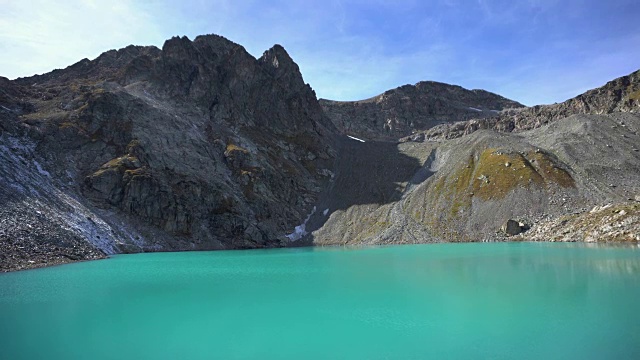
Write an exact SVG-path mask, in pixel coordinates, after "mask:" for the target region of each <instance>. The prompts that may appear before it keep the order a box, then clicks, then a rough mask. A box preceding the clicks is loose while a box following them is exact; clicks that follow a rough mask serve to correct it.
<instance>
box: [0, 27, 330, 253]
mask: <svg viewBox="0 0 640 360" xmlns="http://www.w3.org/2000/svg"><path fill="white" fill-rule="evenodd" d="M0 82H1V84H0V85H2V87H1V91H0V105H1V106H2V107H0V129H1V130H2V133H1V134H0V143H1V144H2V155H3V156H4V157H5V158H6V159H7V161H9V160H11V161H12V163H13V164H16V165H17V166H20V167H21V169H20V170H21V171H22V172H24V173H25V174H23V175H19V173H18V172H16V171H14V170H12V169H11V168H9V167H8V166H6V165H8V164H9V162H4V163H3V166H2V169H1V171H2V177H1V178H0V184H1V185H2V186H1V188H2V192H3V193H6V194H4V195H5V197H3V199H8V194H9V193H11V194H13V195H15V196H12V199H13V198H15V201H12V202H11V203H8V202H4V203H3V204H1V205H0V206H2V207H3V210H6V211H8V212H11V211H13V209H17V208H20V209H23V210H24V211H27V212H29V211H31V212H40V213H41V214H44V215H43V216H40V217H38V216H34V217H33V218H34V220H33V221H34V224H33V226H37V225H38V224H39V223H43V222H47V219H46V218H47V215H51V214H54V213H55V214H58V213H59V208H69V209H72V210H69V211H68V213H67V214H63V215H62V216H61V217H60V219H59V221H60V223H61V224H63V225H61V226H59V227H58V228H59V229H63V228H66V230H64V231H65V232H66V233H69V232H70V233H73V234H76V235H77V236H79V237H84V238H87V240H89V242H90V243H91V244H93V246H95V247H97V248H99V249H101V250H102V251H104V252H107V253H111V252H120V251H141V250H172V249H180V250H186V249H217V248H246V247H265V246H280V241H284V240H286V238H285V237H284V235H285V234H287V233H288V232H291V231H292V230H293V228H294V227H295V225H297V224H299V223H300V222H301V221H302V219H303V218H304V215H305V214H306V213H307V212H308V210H309V208H311V206H312V205H313V203H314V202H315V201H316V200H317V196H318V194H319V193H320V191H321V190H322V189H323V188H324V187H325V186H326V184H328V182H329V180H330V174H331V169H332V167H333V163H334V161H335V156H336V150H335V145H334V144H335V137H336V134H335V129H334V127H333V125H332V124H331V122H330V121H329V120H328V119H327V118H326V116H325V115H324V113H323V112H322V109H321V108H320V106H319V104H318V102H317V100H316V97H315V94H314V92H313V91H312V90H311V88H310V87H309V86H308V85H306V84H305V83H304V82H303V79H302V76H301V75H300V72H299V69H298V66H297V65H296V64H295V63H294V62H293V61H292V60H291V58H290V57H289V55H288V54H287V53H286V51H285V50H284V49H283V48H282V47H280V46H279V45H276V46H274V47H273V48H272V49H270V50H268V51H266V52H265V53H264V55H263V56H262V57H261V58H259V59H255V58H253V57H252V56H251V55H250V54H248V53H247V52H246V51H245V50H244V48H242V47H241V46H240V45H237V44H235V43H232V42H230V41H228V40H226V39H224V38H222V37H219V36H215V35H211V36H201V37H198V38H196V39H195V40H194V41H191V40H189V39H187V38H186V37H183V38H173V39H170V40H168V41H166V42H165V44H164V46H163V48H162V49H157V48H155V47H136V46H129V47H127V48H124V49H121V50H118V51H109V52H106V53H104V54H102V55H101V56H100V57H98V58H97V59H95V60H93V61H88V60H83V61H80V62H78V63H77V64H74V65H72V66H70V67H68V68H66V69H64V70H56V71H53V72H51V73H49V74H45V75H40V76H33V77H30V78H22V79H18V80H15V81H8V80H6V79H4V78H3V79H0ZM44 194H47V197H46V198H44V197H43V195H44ZM25 203H33V204H32V205H31V206H23V205H24V204H25ZM70 204H71V205H70ZM21 211H22V210H21ZM79 214H82V215H79ZM13 230H14V229H13V228H11V229H6V231H3V232H2V233H3V234H6V235H7V238H6V239H10V238H11V237H12V236H13V235H12V231H13ZM60 231H62V230H60ZM66 233H65V234H66ZM61 236H62V235H61ZM3 239H4V238H3ZM7 241H8V240H7Z"/></svg>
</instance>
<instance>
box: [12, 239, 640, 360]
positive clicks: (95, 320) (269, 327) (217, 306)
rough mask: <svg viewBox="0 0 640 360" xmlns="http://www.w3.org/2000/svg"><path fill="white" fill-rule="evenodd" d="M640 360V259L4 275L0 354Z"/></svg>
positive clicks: (436, 252) (301, 253)
mask: <svg viewBox="0 0 640 360" xmlns="http://www.w3.org/2000/svg"><path fill="white" fill-rule="evenodd" d="M428 358H433V359H439V358H448V359H455V358H458V359H482V358H484V359H486V358H492V359H640V249H639V248H611V247H597V248H593V247H586V246H584V245H570V244H548V243H539V244H538V243H490V244H437V245H415V246H392V247H372V248H357V249H353V248H303V249H278V250H251V251H218V252H185V253H155V254H136V255H120V256H115V257H113V258H112V259H109V260H101V261H94V262H86V263H77V264H71V265H64V266H58V267H52V268H47V269H38V270H30V271H24V272H17V273H9V274H2V275H0V359H16V360H17V359H428Z"/></svg>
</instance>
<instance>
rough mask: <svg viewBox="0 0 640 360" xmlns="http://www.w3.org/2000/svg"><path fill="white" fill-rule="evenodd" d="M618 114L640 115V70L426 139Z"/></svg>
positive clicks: (442, 129)
mask: <svg viewBox="0 0 640 360" xmlns="http://www.w3.org/2000/svg"><path fill="white" fill-rule="evenodd" d="M618 112H622V113H638V112H640V70H638V71H636V72H633V73H631V74H629V75H627V76H622V77H620V78H617V79H615V80H613V81H610V82H608V83H607V84H605V85H604V86H602V87H599V88H596V89H593V90H589V91H587V92H585V93H584V94H581V95H578V96H576V97H575V98H572V99H569V100H567V101H565V102H562V103H559V104H553V105H537V106H533V107H529V108H521V109H510V110H505V111H501V112H500V113H497V114H494V116H490V117H487V118H484V119H480V118H477V119H472V120H468V121H462V122H456V123H453V124H442V125H438V126H435V127H434V128H432V129H429V130H427V131H426V132H425V137H426V138H427V139H453V138H457V137H460V136H464V135H468V134H470V133H472V132H474V131H477V130H480V129H491V130H496V131H501V132H512V131H516V132H517V131H524V130H531V129H535V128H538V127H541V126H543V125H545V124H549V123H551V122H554V121H557V120H562V119H565V118H567V117H569V116H571V115H576V114H594V115H600V114H611V113H618ZM407 140H413V139H407ZM414 141H415V140H414Z"/></svg>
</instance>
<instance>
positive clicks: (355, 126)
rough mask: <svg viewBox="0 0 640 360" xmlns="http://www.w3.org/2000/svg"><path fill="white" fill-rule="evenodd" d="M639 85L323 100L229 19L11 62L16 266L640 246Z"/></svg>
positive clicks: (1, 175)
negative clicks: (225, 23) (144, 42)
mask: <svg viewBox="0 0 640 360" xmlns="http://www.w3.org/2000/svg"><path fill="white" fill-rule="evenodd" d="M639 89H640V76H639V72H635V73H633V74H631V75H629V76H626V77H623V78H620V79H617V80H614V81H612V82H610V83H608V84H607V85H605V86H604V87H602V88H598V89H594V90H592V91H589V92H587V93H585V94H583V95H580V96H578V97H576V98H574V99H570V100H568V101H567V102H564V103H562V104H554V105H548V106H536V107H532V108H522V107H521V105H520V104H518V103H516V102H513V101H511V100H507V99H505V98H502V97H500V96H498V95H495V94H491V93H488V92H485V91H482V90H471V91H470V90H465V89H463V88H461V87H458V86H453V85H447V84H440V83H434V82H421V83H418V84H416V85H415V86H404V87H401V88H398V89H395V90H390V91H387V92H385V93H384V94H382V95H380V96H378V97H375V98H372V99H369V100H365V101H360V102H350V103H340V102H330V101H326V100H320V101H318V99H317V98H316V95H315V93H314V91H313V90H312V89H311V87H310V86H309V85H308V84H305V83H304V80H303V78H302V76H301V73H300V70H299V68H298V66H297V65H296V64H295V62H294V61H293V60H292V59H291V58H290V56H289V55H288V54H287V52H286V51H285V49H284V48H282V47H281V46H279V45H275V46H274V47H272V48H271V49H269V50H267V51H266V52H265V53H264V54H263V55H262V56H261V57H260V58H258V59H256V58H254V57H253V56H251V55H250V54H249V53H247V52H246V50H245V49H244V48H243V47H242V46H240V45H238V44H235V43H233V42H231V41H229V40H227V39H225V38H223V37H220V36H217V35H207V36H199V37H197V38H195V39H194V40H193V41H192V40H189V39H188V38H186V37H174V38H172V39H169V40H167V41H166V42H165V43H164V45H163V47H162V49H159V48H156V47H141V46H129V47H126V48H124V49H120V50H111V51H108V52H106V53H104V54H102V55H100V56H99V57H98V58H96V59H95V60H91V61H90V60H86V59H85V60H82V61H80V62H78V63H76V64H74V65H71V66H69V67H68V68H66V69H61V70H55V71H53V72H51V73H48V74H43V75H37V76H32V77H28V78H21V79H16V80H13V81H10V80H8V79H6V78H1V77H0V270H1V271H9V270H17V269H25V268H32V267H38V266H45V265H51V264H58V263H66V262H70V261H78V260H89V259H100V258H104V257H106V256H108V255H110V254H116V253H126V252H142V251H182V250H208V249H244V248H264V247H280V246H302V245H333V244H400V243H425V242H442V241H494V240H496V239H504V240H536V241H542V240H547V241H549V240H554V241H555V240H558V241H634V242H637V241H639V240H640V206H638V203H637V202H638V201H640V153H639V150H638V144H640V135H639V132H640V116H639V115H638V109H639V106H640V104H639V101H640V100H639V98H638V96H637V95H638V94H637V92H638V91H639ZM459 120H465V121H459ZM436 124H440V125H436ZM434 125H435V126H434ZM349 136H351V137H357V138H360V140H357V139H353V138H349ZM594 224H595V225H594ZM594 226H597V228H594ZM525 230H528V231H525ZM522 231H525V232H523V233H522V234H517V233H520V232H522ZM515 234H517V235H515ZM512 235H513V236H512Z"/></svg>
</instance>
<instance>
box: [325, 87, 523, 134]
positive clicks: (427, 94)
mask: <svg viewBox="0 0 640 360" xmlns="http://www.w3.org/2000/svg"><path fill="white" fill-rule="evenodd" d="M320 105H321V106H322V108H323V109H324V111H325V113H326V114H327V116H329V118H330V119H331V120H332V121H333V123H334V124H335V126H336V127H337V128H338V129H339V130H340V131H341V132H343V133H345V134H348V135H352V136H355V137H358V138H362V139H368V140H390V141H393V140H397V139H398V138H401V137H404V136H408V135H411V134H412V133H413V132H414V131H416V130H426V129H428V128H431V127H433V126H436V125H439V124H446V123H451V122H455V121H462V120H468V119H472V118H483V117H489V116H493V115H495V114H496V112H498V111H500V110H503V109H509V108H521V107H524V105H522V104H520V103H518V102H515V101H512V100H509V99H506V98H504V97H502V96H500V95H496V94H493V93H490V92H488V91H485V90H467V89H465V88H462V87H460V86H456V85H449V84H443V83H439V82H434V81H423V82H419V83H417V84H415V85H405V86H401V87H399V88H396V89H393V90H389V91H385V92H384V93H382V94H380V95H378V96H374V97H372V98H370V99H367V100H361V101H331V100H324V99H320Z"/></svg>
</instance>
